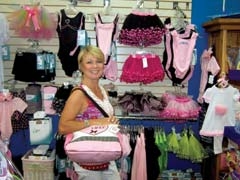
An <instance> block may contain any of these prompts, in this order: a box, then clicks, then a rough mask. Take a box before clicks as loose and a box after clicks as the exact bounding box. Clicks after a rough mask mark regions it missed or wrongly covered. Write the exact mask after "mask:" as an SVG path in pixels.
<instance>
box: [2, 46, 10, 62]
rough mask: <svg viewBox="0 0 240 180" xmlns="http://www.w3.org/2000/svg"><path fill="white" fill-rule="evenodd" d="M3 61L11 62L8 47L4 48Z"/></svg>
mask: <svg viewBox="0 0 240 180" xmlns="http://www.w3.org/2000/svg"><path fill="white" fill-rule="evenodd" d="M2 60H4V61H6V60H10V47H9V46H8V45H3V46H2Z"/></svg>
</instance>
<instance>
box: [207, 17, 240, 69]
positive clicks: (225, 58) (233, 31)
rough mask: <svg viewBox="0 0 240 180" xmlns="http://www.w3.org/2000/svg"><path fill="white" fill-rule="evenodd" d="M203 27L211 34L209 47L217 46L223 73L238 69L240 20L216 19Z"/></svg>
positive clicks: (217, 56)
mask: <svg viewBox="0 0 240 180" xmlns="http://www.w3.org/2000/svg"><path fill="white" fill-rule="evenodd" d="M203 27H204V28H205V30H206V31H207V32H208V33H209V36H208V44H209V47H210V46H215V49H216V54H215V56H216V59H217V61H218V63H219V65H220V67H221V73H222V72H224V73H228V71H229V69H237V66H238V65H239V66H240V53H239V52H240V18H215V19H212V20H210V21H208V22H206V23H204V24H203ZM234 52H235V53H234ZM239 68H240V67H239Z"/></svg>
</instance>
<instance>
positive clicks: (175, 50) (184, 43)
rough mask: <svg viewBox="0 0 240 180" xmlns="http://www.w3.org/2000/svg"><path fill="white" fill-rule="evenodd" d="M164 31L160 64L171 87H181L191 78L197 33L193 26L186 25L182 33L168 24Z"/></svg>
mask: <svg viewBox="0 0 240 180" xmlns="http://www.w3.org/2000/svg"><path fill="white" fill-rule="evenodd" d="M166 29H167V31H166V33H165V35H164V46H165V49H164V52H163V62H162V64H163V67H164V69H165V72H166V75H167V76H168V78H169V79H170V80H171V81H172V83H173V86H177V85H183V84H185V83H187V82H188V80H189V79H190V78H191V77H192V73H193V69H194V65H193V64H192V62H193V58H194V56H193V52H194V47H195V44H196V40H197V37H198V33H197V32H196V30H195V26H194V25H193V24H189V25H187V26H186V28H185V30H184V32H182V33H179V32H178V31H177V30H176V29H175V28H173V27H171V25H169V24H168V25H166Z"/></svg>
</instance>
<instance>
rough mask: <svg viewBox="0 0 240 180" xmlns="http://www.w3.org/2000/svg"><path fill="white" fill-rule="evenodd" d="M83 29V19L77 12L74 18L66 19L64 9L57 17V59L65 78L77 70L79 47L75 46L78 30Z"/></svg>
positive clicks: (81, 14)
mask: <svg viewBox="0 0 240 180" xmlns="http://www.w3.org/2000/svg"><path fill="white" fill-rule="evenodd" d="M83 29H85V17H84V15H83V13H82V12H79V13H78V14H77V15H76V16H74V17H68V15H67V14H66V12H65V10H64V9H61V10H60V13H59V15H58V25H57V33H58V38H59V49H58V54H57V55H58V57H59V59H60V61H61V63H62V68H63V70H64V72H65V74H66V75H67V76H70V77H71V76H72V74H73V72H74V71H76V70H78V61H77V57H78V54H79V52H80V49H81V48H80V46H76V45H77V36H78V30H83Z"/></svg>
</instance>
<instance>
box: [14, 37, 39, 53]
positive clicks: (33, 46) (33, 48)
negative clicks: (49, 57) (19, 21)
mask: <svg viewBox="0 0 240 180" xmlns="http://www.w3.org/2000/svg"><path fill="white" fill-rule="evenodd" d="M28 41H29V42H30V46H29V47H27V48H18V49H17V53H23V52H29V53H41V52H43V49H40V48H39V41H38V40H33V39H28Z"/></svg>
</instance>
